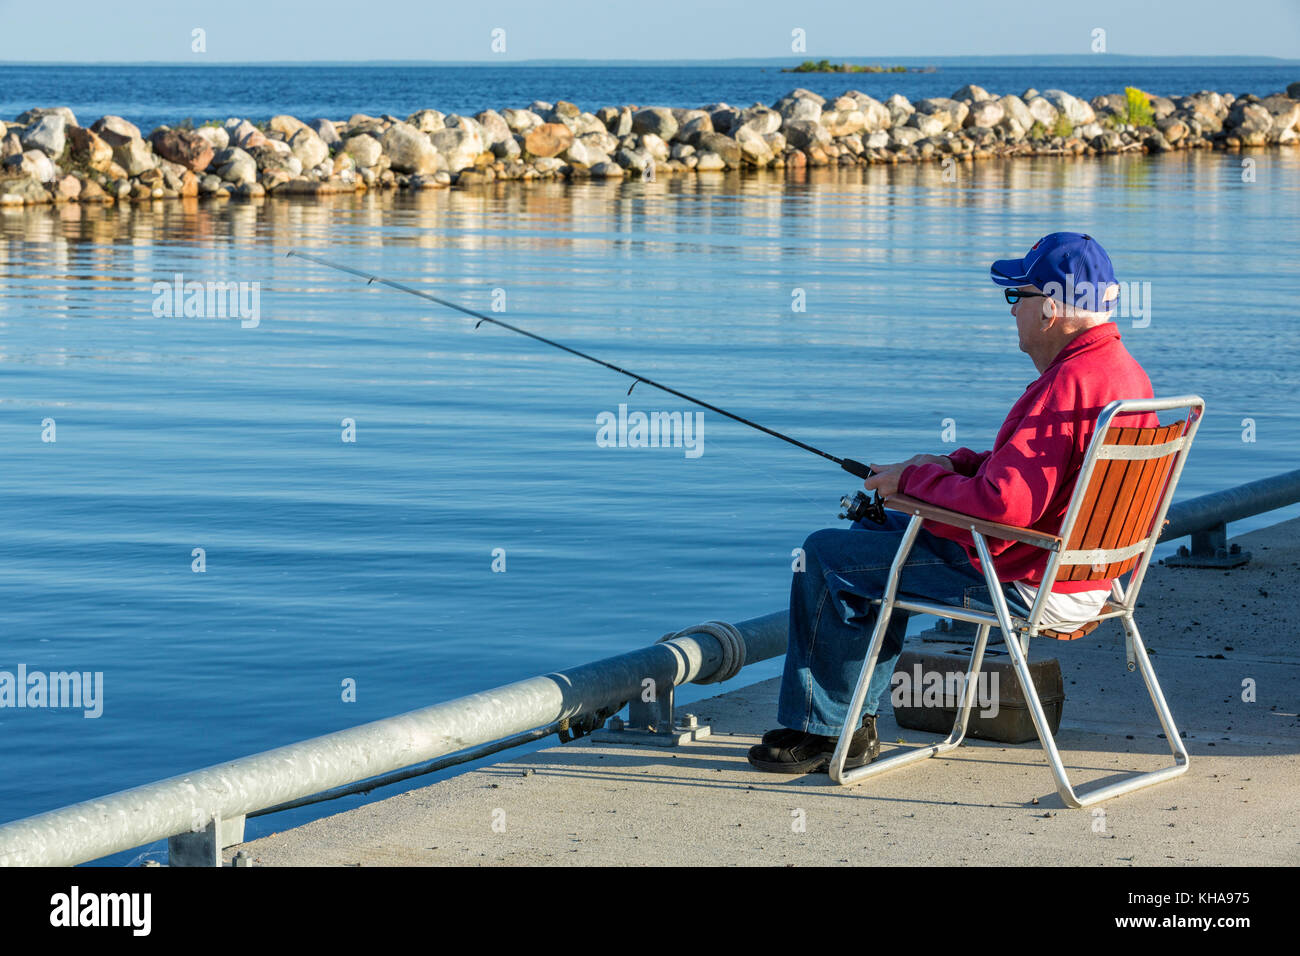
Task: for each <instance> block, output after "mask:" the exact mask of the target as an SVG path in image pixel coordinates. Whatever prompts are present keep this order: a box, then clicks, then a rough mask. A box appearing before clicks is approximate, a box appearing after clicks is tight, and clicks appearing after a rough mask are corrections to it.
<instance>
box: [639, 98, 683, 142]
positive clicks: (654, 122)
mask: <svg viewBox="0 0 1300 956" xmlns="http://www.w3.org/2000/svg"><path fill="white" fill-rule="evenodd" d="M632 132H634V133H654V134H655V135H656V136H658V137H659V138H660V139H662V140H664V141H665V142H667V141H669V140H671V139H672V138H673V137H674V136H676V135H677V117H675V116H674V115H673V111H672V110H670V109H667V108H665V107H662V106H651V107H647V108H646V109H643V110H637V111H636V112H635V113H633V114H632Z"/></svg>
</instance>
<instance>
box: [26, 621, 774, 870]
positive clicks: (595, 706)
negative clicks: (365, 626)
mask: <svg viewBox="0 0 1300 956" xmlns="http://www.w3.org/2000/svg"><path fill="white" fill-rule="evenodd" d="M787 624H788V616H787V612H785V611H778V612H776V613H773V614H768V615H766V616H764V617H760V618H754V619H752V620H749V621H744V622H742V623H740V624H738V625H737V628H738V629H739V631H740V633H741V636H742V637H743V638H744V640H745V647H746V649H745V659H746V660H747V661H749V662H755V661H761V660H766V659H768V658H771V657H776V656H778V655H780V654H784V653H785V648H786V640H787V637H786V634H787ZM722 660H723V649H722V647H721V646H720V644H719V642H718V640H717V639H716V638H714V637H712V636H710V635H707V634H700V635H697V636H688V637H679V638H675V639H673V640H672V641H668V642H665V643H661V644H652V645H650V646H649V647H643V648H641V649H639V650H636V651H631V652H629V653H627V654H620V655H618V656H616V657H609V658H606V659H604V660H601V661H596V662H594V663H591V664H584V665H581V666H579V667H574V668H571V669H569V670H565V671H555V672H552V673H550V674H546V675H544V676H541V677H532V678H529V679H528V680H522V681H518V682H516V683H513V684H507V685H505V686H503V687H498V688H495V689H493V690H489V691H484V692H482V693H478V694H470V695H468V696H466V697H460V698H457V699H456V700H451V701H447V702H445V703H441V704H435V705H433V706H431V707H424V708H421V709H419V710H414V711H411V712H410V713H406V714H400V715H398V716H396V717H388V718H385V719H383V720H377V721H373V722H371V723H368V724H362V725H361V726H359V727H353V728H350V729H348V730H341V731H338V732H336V733H332V734H326V735H324V736H322V737H315V738H312V739H311V740H305V741H301V742H299V743H295V744H289V745H288V746H285V747H278V748H276V749H274V750H268V751H265V752H264V753H260V754H254V755H253V756H249V757H242V758H240V759H238V760H232V761H230V762H227V763H222V764H216V765H214V766H211V767H207V768H205V769H203V770H197V771H194V772H192V773H188V774H182V775H180V776H177V777H171V778H169V779H167V780H161V781H158V782H155V783H150V784H146V785H144V786H141V787H135V788H133V789H131V790H123V791H120V792H118V793H115V794H110V795H108V796H105V797H101V798H99V799H96V800H88V801H85V802H83V803H78V804H75V805H73V806H70V807H64V808H62V809H59V810H51V811H49V812H47V813H41V814H37V815H35V816H31V817H27V818H25V819H22V820H16V821H14V822H13V823H7V824H5V825H4V826H0V865H4V866H71V865H75V864H78V863H84V862H86V861H88V860H96V859H99V858H100V857H104V856H108V855H109V854H111V853H118V852H121V851H123V850H129V849H132V848H134V847H138V846H142V845H144V844H148V843H153V842H154V841H156V840H161V839H165V838H167V837H171V836H176V835H178V834H183V833H191V832H197V831H199V830H202V829H203V828H204V827H206V826H207V825H208V824H209V823H210V822H211V821H213V820H216V819H221V820H229V819H233V818H236V817H239V816H241V815H247V814H249V813H253V812H255V811H257V810H261V809H264V808H266V807H272V806H276V805H279V804H283V803H288V802H290V801H292V800H297V799H299V798H301V797H305V796H308V795H311V794H315V793H321V792H323V791H326V790H330V789H333V788H335V787H340V786H344V785H346V784H349V783H353V782H355V781H358V780H364V779H366V778H368V777H375V776H379V775H380V774H386V773H389V772H391V771H394V770H399V769H401V768H403V767H409V766H412V765H414V764H418V763H421V762H423V761H428V760H432V759H435V758H437V757H441V756H444V755H446V754H450V753H455V752H457V751H460V750H465V749H466V748H469V747H474V746H477V745H479V744H483V743H488V742H490V741H493V740H498V739H500V738H503V737H508V736H511V735H514V734H523V733H525V732H527V731H529V730H533V729H535V728H537V727H541V726H545V725H547V724H551V723H553V722H555V721H557V720H564V719H565V718H573V717H578V716H580V715H582V714H587V713H591V712H593V711H596V710H599V709H602V708H609V707H613V706H615V705H621V704H622V703H624V702H626V701H628V700H629V699H631V698H633V697H635V696H638V695H640V694H641V692H642V689H643V685H642V682H643V681H644V680H645V679H646V678H650V679H653V680H655V681H656V682H657V684H658V685H659V686H660V687H668V686H670V685H672V686H676V685H679V684H684V683H688V682H690V681H693V680H696V679H697V678H701V677H709V676H712V674H713V673H714V672H715V671H716V670H717V669H718V666H719V664H721V663H722Z"/></svg>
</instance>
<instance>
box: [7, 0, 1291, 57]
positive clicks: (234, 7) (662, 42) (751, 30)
mask: <svg viewBox="0 0 1300 956" xmlns="http://www.w3.org/2000/svg"><path fill="white" fill-rule="evenodd" d="M358 11H361V12H358ZM0 24H2V25H3V26H2V27H0V62H8V61H33V60H35V61H62V62H87V61H100V62H104V61H109V62H135V61H167V62H195V63H201V62H213V61H223V62H230V61H267V60H276V61H283V60H318V61H319V60H374V59H384V60H405V59H418V60H444V61H445V60H477V61H483V60H496V59H507V60H525V59H552V58H554V59H558V58H594V59H715V58H716V59H725V58H730V57H773V58H776V57H788V56H791V55H792V53H793V54H794V55H802V54H804V53H806V54H807V55H808V56H812V57H816V58H821V57H823V56H827V57H843V58H847V57H852V58H859V57H860V58H863V59H865V60H869V61H881V62H887V61H888V60H889V58H890V57H906V56H918V57H925V56H964V55H998V56H1005V55H1025V54H1061V53H1074V54H1086V53H1090V52H1092V45H1093V42H1094V40H1093V31H1094V30H1096V29H1098V28H1100V29H1102V30H1105V31H1106V32H1105V41H1106V51H1107V52H1110V53H1116V54H1130V55H1139V56H1193V55H1201V56H1206V55H1240V56H1278V57H1287V58H1300V0H1247V2H1244V3H1235V4H1230V3H1224V2H1222V0H1090V2H1087V3H1061V2H1059V0H1039V2H1037V3H1034V2H1030V0H967V2H961V0H895V2H889V3H884V2H879V0H853V2H850V0H834V2H816V0H805V2H802V3H790V2H789V0H743V2H738V0H730V2H720V0H650V2H645V3H638V2H635V0H630V2H629V0H619V2H613V3H603V4H601V3H595V4H579V5H577V6H575V5H572V4H559V5H555V4H549V3H542V2H538V0H491V2H488V3H475V2H474V0H456V2H454V3H449V2H445V0H434V2H428V0H426V2H417V0H378V2H368V3H361V4H358V3H357V2H356V0H314V2H311V3H304V2H281V0H221V2H214V0H206V2H204V3H194V2H187V0H179V2H178V0H119V2H114V0H95V2H93V3H90V2H83V0H58V2H57V3H56V4H54V5H52V6H46V5H45V4H44V3H32V2H30V0H0ZM195 29H201V30H203V31H204V34H203V37H204V41H205V46H206V50H205V51H204V52H201V53H196V52H193V50H192V49H191V47H192V45H193V39H192V37H193V31H194V30H195ZM494 29H501V30H504V31H505V33H504V41H505V52H504V53H500V52H494V51H493V49H492V47H491V43H492V31H493V30H494ZM795 29H801V30H803V31H804V35H805V37H806V50H805V51H798V50H796V51H792V50H791V42H792V41H791V34H792V31H794V30H795Z"/></svg>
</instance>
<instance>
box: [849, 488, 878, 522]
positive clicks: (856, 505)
mask: <svg viewBox="0 0 1300 956" xmlns="http://www.w3.org/2000/svg"><path fill="white" fill-rule="evenodd" d="M840 507H841V508H843V509H844V510H843V511H841V512H840V517H841V518H844V519H845V520H846V521H874V522H875V523H876V524H884V523H885V503H884V501H882V500H881V498H880V495H879V494H877V493H876V492H874V491H873V492H872V493H871V497H870V498H868V497H867V496H866V495H865V494H863V493H862V492H861V491H858V492H855V493H854V495H853V497H852V498H850V497H849V496H848V495H844V496H843V497H842V498H840Z"/></svg>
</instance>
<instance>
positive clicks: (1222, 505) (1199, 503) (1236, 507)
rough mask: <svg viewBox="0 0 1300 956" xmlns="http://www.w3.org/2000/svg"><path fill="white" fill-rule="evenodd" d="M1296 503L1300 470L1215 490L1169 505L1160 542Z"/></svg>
mask: <svg viewBox="0 0 1300 956" xmlns="http://www.w3.org/2000/svg"><path fill="white" fill-rule="evenodd" d="M1297 501H1300V469H1297V470H1296V471H1288V472H1284V473H1283V474H1280V475H1273V476H1272V477H1269V478H1261V479H1260V480H1259V481H1252V482H1250V483H1248V484H1244V485H1238V486H1237V487H1236V488H1228V489H1227V490H1225V491H1214V492H1211V493H1210V494H1208V495H1201V496H1200V497H1199V498H1192V499H1191V500H1190V501H1179V502H1177V503H1175V504H1173V505H1170V506H1169V512H1168V514H1166V515H1165V517H1166V518H1168V519H1169V526H1168V527H1167V528H1165V530H1164V532H1163V533H1162V534H1161V535H1160V540H1161V541H1172V540H1173V539H1175V538H1181V537H1184V536H1186V535H1189V534H1196V533H1197V532H1200V531H1209V530H1211V529H1212V528H1215V527H1217V526H1219V525H1223V524H1227V523H1228V522H1229V521H1238V520H1240V519H1242V518H1249V517H1250V516H1252V515H1257V514H1262V513H1263V512H1265V511H1272V510H1273V509H1275V508H1284V507H1286V506H1287V505H1290V504H1295V503H1296V502H1297Z"/></svg>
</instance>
